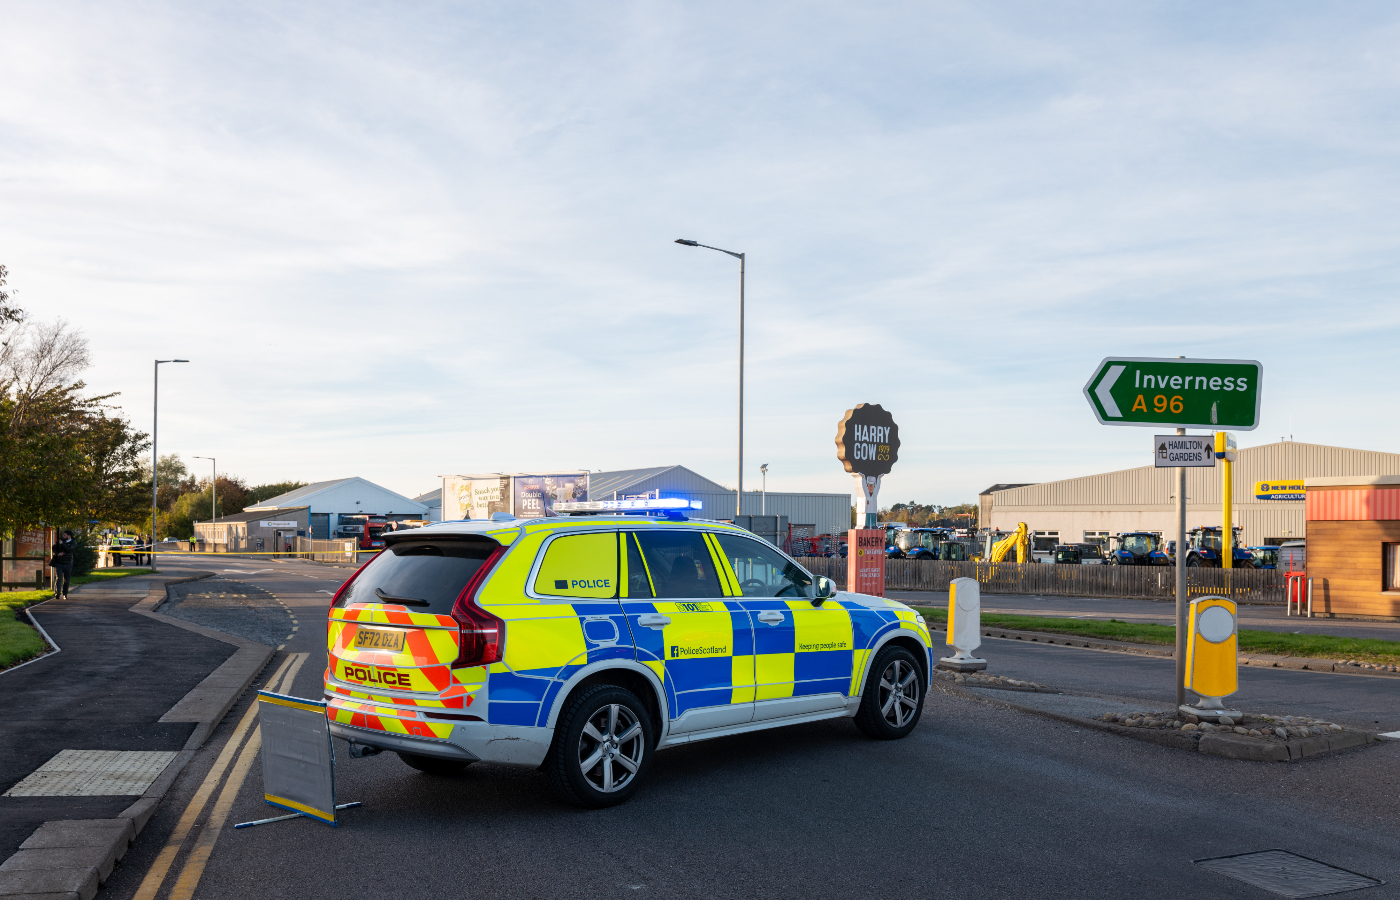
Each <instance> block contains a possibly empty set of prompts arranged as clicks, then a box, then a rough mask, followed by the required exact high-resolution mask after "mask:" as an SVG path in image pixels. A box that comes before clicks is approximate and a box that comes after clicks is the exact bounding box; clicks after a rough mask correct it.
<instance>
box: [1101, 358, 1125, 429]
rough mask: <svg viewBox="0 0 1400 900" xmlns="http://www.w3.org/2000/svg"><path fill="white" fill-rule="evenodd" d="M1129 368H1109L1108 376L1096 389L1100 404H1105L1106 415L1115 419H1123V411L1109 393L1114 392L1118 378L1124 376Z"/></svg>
mask: <svg viewBox="0 0 1400 900" xmlns="http://www.w3.org/2000/svg"><path fill="white" fill-rule="evenodd" d="M1126 368H1128V367H1127V366H1109V367H1108V374H1107V375H1105V376H1104V377H1103V381H1100V382H1099V386H1098V387H1096V388H1094V393H1095V394H1097V395H1098V397H1099V402H1100V403H1102V404H1103V411H1104V414H1105V415H1107V416H1111V417H1112V418H1115V419H1121V418H1123V411H1122V410H1120V409H1119V408H1118V403H1117V401H1115V400H1114V399H1113V395H1112V394H1110V393H1109V391H1111V390H1113V383H1114V382H1115V381H1117V380H1118V376H1119V375H1122V374H1123V370H1124V369H1126Z"/></svg>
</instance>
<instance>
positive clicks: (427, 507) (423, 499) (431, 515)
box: [413, 488, 442, 522]
mask: <svg viewBox="0 0 1400 900" xmlns="http://www.w3.org/2000/svg"><path fill="white" fill-rule="evenodd" d="M413 501H414V502H415V503H421V504H423V509H424V512H423V518H425V519H427V520H428V521H429V522H441V521H442V488H435V489H433V490H431V491H428V492H427V493H426V494H419V495H418V496H417V497H414V498H413Z"/></svg>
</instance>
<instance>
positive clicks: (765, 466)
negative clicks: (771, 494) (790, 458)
mask: <svg viewBox="0 0 1400 900" xmlns="http://www.w3.org/2000/svg"><path fill="white" fill-rule="evenodd" d="M758 471H760V472H762V473H763V505H762V506H761V507H759V509H760V510H762V512H761V514H762V515H765V516H766V515H768V463H764V464H763V465H761V466H759V467H758Z"/></svg>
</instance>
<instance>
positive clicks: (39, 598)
mask: <svg viewBox="0 0 1400 900" xmlns="http://www.w3.org/2000/svg"><path fill="white" fill-rule="evenodd" d="M149 574H151V570H150V569H125V568H123V569H101V570H99V571H96V572H93V573H92V574H90V575H75V576H73V584H74V586H77V585H80V584H96V583H97V582H100V581H111V580H112V579H113V578H130V577H131V576H132V575H149ZM52 597H53V591H47V590H45V591H6V592H4V593H0V608H9V609H23V608H24V607H26V606H31V605H33V604H35V603H42V602H44V601H45V600H48V599H51V598H52Z"/></svg>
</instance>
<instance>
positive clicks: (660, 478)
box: [588, 466, 851, 537]
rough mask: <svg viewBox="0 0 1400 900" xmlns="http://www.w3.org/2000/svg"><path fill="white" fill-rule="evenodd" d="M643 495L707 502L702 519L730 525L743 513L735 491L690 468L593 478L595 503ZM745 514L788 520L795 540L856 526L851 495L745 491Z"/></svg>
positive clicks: (603, 474)
mask: <svg viewBox="0 0 1400 900" xmlns="http://www.w3.org/2000/svg"><path fill="white" fill-rule="evenodd" d="M639 497H681V498H684V499H686V500H699V501H700V502H701V503H702V504H703V509H702V511H701V513H700V516H701V517H702V518H706V519H717V520H721V521H725V522H730V521H733V520H734V517H735V515H736V514H738V513H740V510H739V498H738V495H737V493H736V492H735V491H732V490H728V489H726V488H725V487H724V485H722V484H717V483H716V482H713V481H711V480H710V479H708V478H706V477H704V476H703V475H699V474H697V473H695V472H692V471H691V470H690V469H687V468H686V467H685V466H657V467H655V468H649V469H622V470H619V471H616V472H594V473H592V474H590V475H589V476H588V499H590V500H608V499H619V500H621V499H627V498H639ZM742 515H744V516H768V517H772V516H780V517H783V518H785V519H786V520H787V523H788V524H789V525H790V526H791V528H792V536H793V537H813V536H815V535H819V534H845V533H846V531H847V530H849V529H850V527H851V495H850V494H806V493H793V492H788V491H767V492H766V493H765V492H763V491H744V494H743V510H742ZM741 524H742V523H741ZM784 530H786V529H784ZM764 531H765V532H766V529H764Z"/></svg>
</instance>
